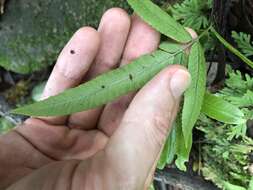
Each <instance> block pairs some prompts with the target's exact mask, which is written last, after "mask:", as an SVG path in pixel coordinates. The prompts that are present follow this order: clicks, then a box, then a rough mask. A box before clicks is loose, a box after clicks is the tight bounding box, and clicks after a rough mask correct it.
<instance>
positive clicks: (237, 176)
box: [196, 68, 253, 190]
mask: <svg viewBox="0 0 253 190" xmlns="http://www.w3.org/2000/svg"><path fill="white" fill-rule="evenodd" d="M228 71H229V73H228V79H227V80H226V82H225V88H224V89H222V90H221V91H219V92H218V93H216V96H218V97H220V98H221V99H223V100H224V101H227V102H228V103H229V104H231V105H233V107H234V109H227V111H228V112H229V110H233V111H232V112H233V114H234V113H235V112H237V111H238V110H239V111H240V112H241V113H243V114H244V119H245V122H242V123H238V124H235V123H234V124H228V123H224V122H216V121H214V120H211V119H210V117H206V116H204V115H202V116H201V117H200V119H199V121H198V123H197V124H196V126H197V128H198V129H199V130H201V131H202V132H204V139H202V140H201V142H202V143H201V147H202V149H201V152H200V154H201V156H202V158H203V160H202V162H203V167H202V168H200V169H201V170H202V172H203V175H204V177H205V178H206V179H208V180H211V181H213V182H214V183H215V184H216V185H217V186H218V187H220V188H221V189H224V190H251V189H252V187H253V186H252V185H253V177H252V176H251V175H252V174H251V173H250V167H251V161H250V155H251V154H252V152H253V140H252V139H251V138H249V137H247V135H246V129H247V124H246V121H247V120H252V119H253V112H252V105H253V104H252V102H251V103H250V101H252V96H250V95H249V92H250V93H252V90H253V78H251V77H250V76H246V77H243V76H242V74H241V73H240V72H239V71H232V70H231V69H230V68H228ZM238 84H241V85H238ZM243 97H248V98H249V99H251V100H248V99H244V98H243ZM248 101H249V102H248ZM245 102H247V103H246V104H245ZM236 110H237V111H236ZM230 112H231V111H230ZM234 118H235V119H237V118H238V116H234Z"/></svg>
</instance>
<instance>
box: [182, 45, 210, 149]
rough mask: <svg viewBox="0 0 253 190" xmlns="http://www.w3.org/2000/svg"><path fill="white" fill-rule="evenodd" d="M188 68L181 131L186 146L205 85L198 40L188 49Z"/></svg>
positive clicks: (203, 59)
mask: <svg viewBox="0 0 253 190" xmlns="http://www.w3.org/2000/svg"><path fill="white" fill-rule="evenodd" d="M188 70H189V72H190V73H191V77H192V83H191V85H190V87H189V89H188V90H187V91H186V93H185V97H184V105H183V112H182V131H183V135H184V139H185V143H186V145H185V146H186V147H188V146H190V141H191V138H192V129H193V127H194V125H195V123H196V121H197V119H198V117H199V114H200V110H201V106H202V103H203V98H204V95H205V85H206V65H205V56H204V51H203V49H202V47H201V45H200V43H199V42H196V43H195V44H194V45H193V46H192V48H191V51H190V55H189V62H188Z"/></svg>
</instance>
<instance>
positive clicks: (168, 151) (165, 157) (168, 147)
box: [157, 126, 177, 169]
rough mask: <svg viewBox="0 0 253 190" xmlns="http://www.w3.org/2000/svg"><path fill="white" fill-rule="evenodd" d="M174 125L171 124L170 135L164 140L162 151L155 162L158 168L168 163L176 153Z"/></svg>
mask: <svg viewBox="0 0 253 190" xmlns="http://www.w3.org/2000/svg"><path fill="white" fill-rule="evenodd" d="M176 127H177V126H173V128H172V131H171V132H170V135H169V137H168V138H167V140H166V143H165V145H164V148H163V152H162V154H161V157H160V160H159V162H158V164H157V168H158V169H163V168H164V167H165V166H166V164H170V163H172V162H173V160H174V156H175V153H176V146H175V142H176Z"/></svg>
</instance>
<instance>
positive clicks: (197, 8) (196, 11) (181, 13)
mask: <svg viewBox="0 0 253 190" xmlns="http://www.w3.org/2000/svg"><path fill="white" fill-rule="evenodd" d="M211 8H212V0H207V1H203V0H185V1H183V2H181V3H176V4H175V5H173V6H169V7H168V12H170V13H171V14H172V16H173V17H174V18H175V19H176V20H177V21H179V22H180V23H182V24H183V25H184V26H186V27H190V28H193V29H194V30H196V31H199V30H200V29H205V28H208V27H209V26H210V19H209V18H210V17H209V14H210V12H211Z"/></svg>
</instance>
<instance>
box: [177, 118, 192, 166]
mask: <svg viewBox="0 0 253 190" xmlns="http://www.w3.org/2000/svg"><path fill="white" fill-rule="evenodd" d="M175 129H176V140H175V146H176V152H175V154H176V155H177V159H176V162H175V164H176V166H177V167H178V168H179V169H180V170H182V171H186V166H185V162H188V160H189V156H190V151H191V147H192V138H190V139H189V142H188V143H189V144H188V146H187V147H186V146H185V145H186V142H185V138H184V135H183V131H182V125H181V120H180V118H178V119H177V121H176V128H175Z"/></svg>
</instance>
